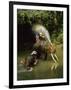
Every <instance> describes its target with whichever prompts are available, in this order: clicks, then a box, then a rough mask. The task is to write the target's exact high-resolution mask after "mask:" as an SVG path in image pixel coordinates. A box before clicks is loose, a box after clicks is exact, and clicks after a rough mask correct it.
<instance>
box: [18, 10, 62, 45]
mask: <svg viewBox="0 0 71 90" xmlns="http://www.w3.org/2000/svg"><path fill="white" fill-rule="evenodd" d="M17 22H18V24H22V25H30V26H32V25H33V24H36V23H37V24H42V25H43V26H45V27H46V29H47V30H48V31H49V33H50V35H51V39H52V40H53V41H54V39H55V41H56V40H57V41H58V42H61V43H62V42H63V40H62V38H63V36H62V35H63V34H62V35H59V34H61V32H62V33H63V12H62V11H46V10H26V9H25V10H24V9H18V10H17ZM27 27H28V26H27Z"/></svg>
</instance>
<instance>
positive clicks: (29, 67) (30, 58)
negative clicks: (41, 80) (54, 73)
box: [26, 51, 38, 71]
mask: <svg viewBox="0 0 71 90" xmlns="http://www.w3.org/2000/svg"><path fill="white" fill-rule="evenodd" d="M26 60H27V64H26V67H27V70H28V71H32V70H33V66H34V65H36V64H37V62H38V60H37V52H36V51H32V53H31V54H30V55H29V56H28V57H27V58H26Z"/></svg>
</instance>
